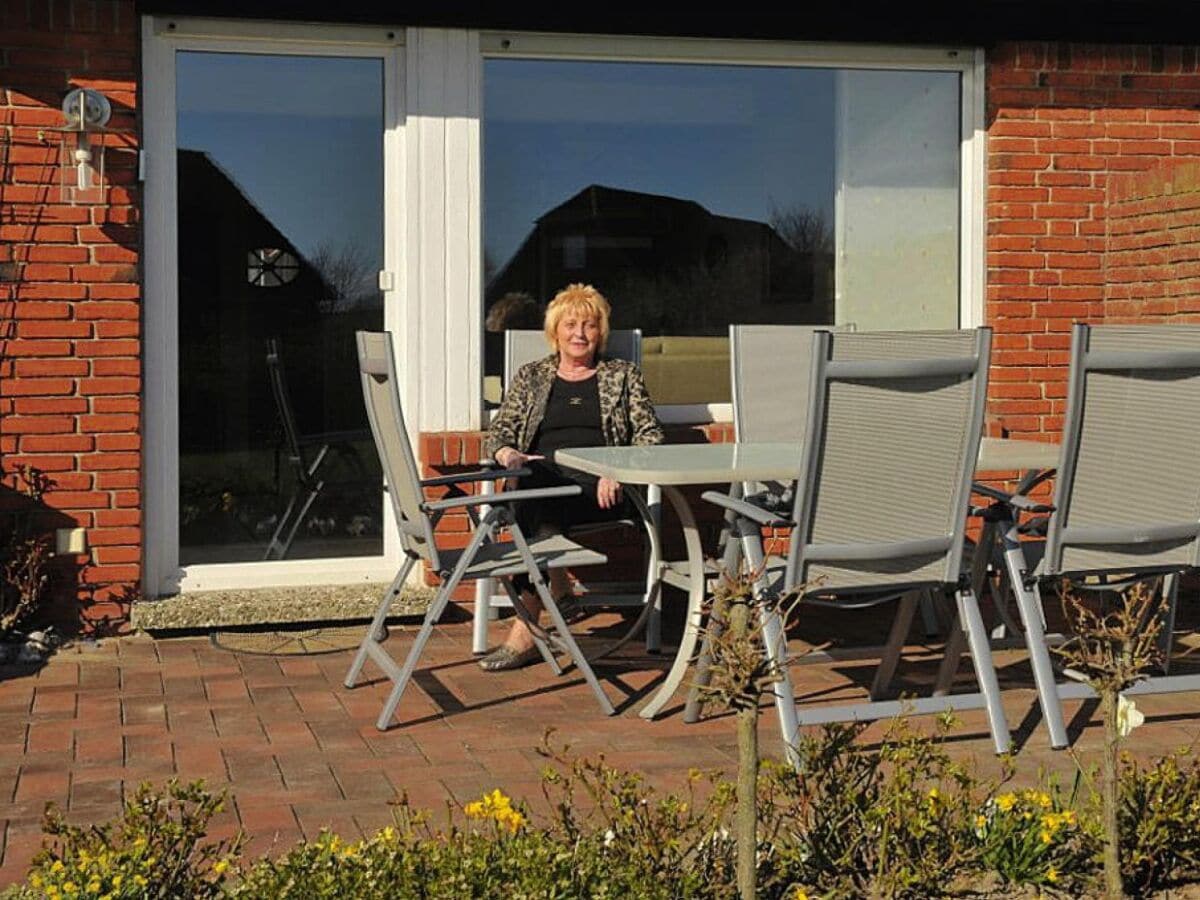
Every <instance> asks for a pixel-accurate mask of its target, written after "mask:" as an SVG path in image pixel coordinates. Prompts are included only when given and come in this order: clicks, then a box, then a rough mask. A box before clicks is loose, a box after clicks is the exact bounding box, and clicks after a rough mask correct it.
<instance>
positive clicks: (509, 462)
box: [496, 447, 546, 469]
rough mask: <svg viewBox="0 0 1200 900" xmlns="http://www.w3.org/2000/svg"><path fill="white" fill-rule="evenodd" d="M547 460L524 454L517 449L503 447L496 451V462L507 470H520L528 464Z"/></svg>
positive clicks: (535, 455) (542, 457)
mask: <svg viewBox="0 0 1200 900" xmlns="http://www.w3.org/2000/svg"><path fill="white" fill-rule="evenodd" d="M545 458H546V457H544V456H538V455H537V454H534V453H522V452H521V451H520V450H518V449H517V448H515V447H501V448H500V449H499V450H497V451H496V462H498V463H500V465H501V467H503V468H505V469H518V468H520V467H521V466H523V465H525V463H527V462H533V461H534V460H539V459H545Z"/></svg>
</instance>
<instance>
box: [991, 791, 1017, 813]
mask: <svg viewBox="0 0 1200 900" xmlns="http://www.w3.org/2000/svg"><path fill="white" fill-rule="evenodd" d="M1016 805H1017V795H1016V794H1001V795H1000V796H999V797H997V798H996V806H997V807H999V809H1000V812H1011V811H1012V808H1013V807H1014V806H1016Z"/></svg>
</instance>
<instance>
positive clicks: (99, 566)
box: [0, 0, 142, 624]
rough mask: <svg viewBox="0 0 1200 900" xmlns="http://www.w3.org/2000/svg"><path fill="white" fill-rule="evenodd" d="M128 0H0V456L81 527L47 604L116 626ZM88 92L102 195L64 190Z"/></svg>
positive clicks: (129, 190) (126, 352) (132, 29)
mask: <svg viewBox="0 0 1200 900" xmlns="http://www.w3.org/2000/svg"><path fill="white" fill-rule="evenodd" d="M137 36H138V27H137V19H136V16H135V14H134V4H133V2H132V0H72V2H67V0H36V2H8V3H3V4H0V141H2V143H0V163H2V167H3V172H2V173H0V459H2V461H3V462H2V465H3V477H4V483H5V484H6V485H11V484H12V483H13V472H14V470H15V469H16V468H17V467H19V466H21V465H24V464H28V465H31V466H36V467H38V468H40V469H43V470H45V471H46V472H47V473H48V474H49V475H50V476H51V477H52V478H53V479H54V481H55V483H56V485H55V489H54V490H53V491H52V492H51V493H50V494H49V495H48V496H47V498H46V504H47V505H48V506H49V507H50V508H51V509H52V510H54V511H55V512H54V513H53V514H51V515H49V516H48V517H47V521H48V522H49V523H50V524H52V525H54V526H56V527H61V526H63V525H66V524H71V523H76V524H78V525H81V526H83V527H84V528H86V529H87V538H88V544H89V546H90V548H91V552H90V554H89V555H88V556H85V557H81V558H78V559H75V560H66V561H64V560H60V561H58V562H57V563H56V573H55V578H54V590H55V605H54V612H55V614H56V616H57V618H59V619H60V620H64V621H74V620H76V619H82V621H83V622H84V623H85V624H98V623H101V622H112V621H113V620H116V621H118V622H119V621H121V620H123V619H124V617H125V613H126V612H127V609H126V605H125V604H124V603H123V602H121V601H122V598H124V597H125V596H126V595H127V592H128V591H129V589H130V588H131V587H132V586H133V585H135V584H136V583H137V581H138V578H139V576H140V561H141V547H142V535H141V523H142V518H141V511H140V507H141V488H140V480H141V438H140V430H141V429H140V425H141V423H140V416H141V401H140V397H139V395H140V390H141V363H140V354H141V341H140V337H141V326H140V315H141V304H140V299H141V291H140V288H139V286H138V285H139V282H140V275H139V272H138V245H139V233H138V221H139V215H138V203H139V202H140V199H139V191H138V185H137V183H136V153H135V150H136V144H137V142H136V138H135V136H134V133H133V130H134V128H135V125H136V122H135V115H136V108H137V100H136V88H137V71H138V55H137V53H138V37H137ZM73 86H81V87H92V88H95V89H97V90H99V91H101V92H102V93H104V95H105V96H106V97H108V99H109V101H110V102H111V103H112V107H113V117H112V120H111V121H110V122H109V127H110V128H112V129H117V130H122V131H124V132H127V133H126V134H123V135H116V136H111V137H109V138H106V143H107V144H108V150H107V152H106V160H105V165H106V169H107V172H108V180H109V181H110V183H111V185H112V186H111V189H110V190H109V192H108V202H107V203H106V204H97V205H93V206H88V205H79V206H72V205H69V204H65V203H63V202H62V201H61V198H60V189H59V173H58V170H57V160H58V143H57V142H58V138H59V135H58V134H57V133H55V132H53V131H52V130H51V129H54V128H56V127H58V126H60V125H61V124H62V122H63V118H62V113H61V112H60V111H59V110H60V104H61V102H62V98H63V95H64V94H65V93H66V91H67V90H68V89H69V88H71V87H73Z"/></svg>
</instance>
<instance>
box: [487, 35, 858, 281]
mask: <svg viewBox="0 0 1200 900" xmlns="http://www.w3.org/2000/svg"><path fill="white" fill-rule="evenodd" d="M835 79H836V72H835V71H834V70H832V69H803V68H782V67H761V66H719V65H683V64H659V63H626V62H621V63H603V62H574V61H572V62H564V61H549V60H509V59H489V60H486V61H485V64H484V155H483V158H484V191H485V203H484V240H485V244H486V249H487V253H488V256H489V258H490V259H491V260H492V261H493V262H494V263H495V264H497V265H502V264H503V263H504V262H505V261H506V260H507V259H508V258H509V256H511V255H512V253H513V252H514V251H515V250H516V248H517V247H518V246H519V244H520V242H521V241H522V240H523V239H524V238H525V236H526V235H527V234H528V233H529V231H530V230H531V229H532V227H533V224H534V221H535V220H536V219H537V218H538V217H539V216H541V215H542V214H544V213H545V212H547V211H548V210H550V209H552V208H554V207H555V206H557V205H559V204H560V203H562V202H563V201H565V200H567V199H568V198H570V197H571V196H573V195H574V194H576V193H578V192H579V191H580V190H582V189H583V188H585V187H587V186H588V185H591V184H600V185H605V186H608V187H616V188H621V189H624V190H632V191H640V192H643V193H647V194H660V195H665V196H669V197H678V198H683V199H688V200H693V201H695V202H697V203H699V204H700V205H702V206H704V207H705V208H706V209H707V210H709V211H710V212H712V213H715V214H718V215H724V216H733V217H737V218H745V219H751V220H755V221H759V222H766V221H768V220H770V218H771V214H772V212H773V211H774V210H788V209H794V208H796V207H798V206H803V207H805V208H807V209H809V210H814V211H819V212H821V213H822V214H823V215H824V217H825V221H827V222H830V221H832V218H833V180H834V131H833V128H832V125H833V121H834V104H835Z"/></svg>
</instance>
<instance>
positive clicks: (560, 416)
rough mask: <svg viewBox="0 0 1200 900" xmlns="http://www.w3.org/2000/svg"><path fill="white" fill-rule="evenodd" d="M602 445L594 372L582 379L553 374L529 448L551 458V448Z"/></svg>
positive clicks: (552, 452) (598, 391)
mask: <svg viewBox="0 0 1200 900" xmlns="http://www.w3.org/2000/svg"><path fill="white" fill-rule="evenodd" d="M603 446H604V432H603V431H602V430H601V429H600V390H599V387H598V382H597V380H596V376H595V375H592V376H591V377H590V378H585V379H584V380H583V381H567V380H566V379H565V378H560V377H558V376H555V378H554V384H553V385H551V387H550V397H549V399H547V400H546V412H545V414H544V415H543V416H542V424H541V425H539V426H538V430H537V434H535V435H534V437H533V452H534V453H538V454H541V455H542V456H545V457H546V458H547V459H551V460H553V459H554V451H555V450H563V449H566V448H568V447H603Z"/></svg>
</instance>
